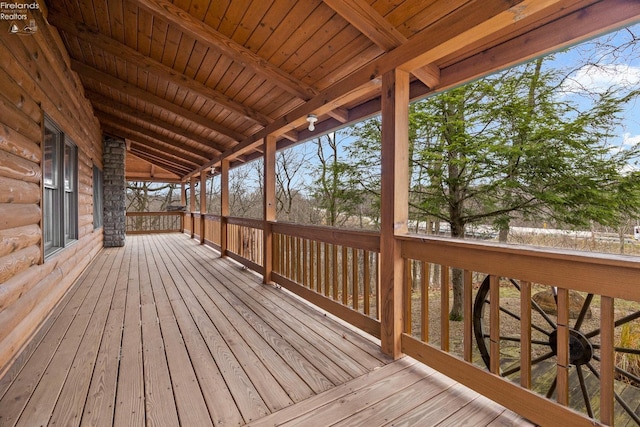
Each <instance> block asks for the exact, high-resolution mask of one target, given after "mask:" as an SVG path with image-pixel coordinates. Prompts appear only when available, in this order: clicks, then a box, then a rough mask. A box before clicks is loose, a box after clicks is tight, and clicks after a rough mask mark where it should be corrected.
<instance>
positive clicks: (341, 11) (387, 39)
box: [324, 0, 440, 89]
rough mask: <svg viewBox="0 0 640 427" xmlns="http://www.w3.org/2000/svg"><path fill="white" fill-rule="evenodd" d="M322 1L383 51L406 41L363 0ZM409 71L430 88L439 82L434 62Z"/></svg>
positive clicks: (438, 71)
mask: <svg viewBox="0 0 640 427" xmlns="http://www.w3.org/2000/svg"><path fill="white" fill-rule="evenodd" d="M324 2H325V3H326V4H327V5H328V6H329V7H330V8H331V9H333V10H334V11H335V12H336V13H337V14H338V15H340V16H342V18H344V19H345V20H346V21H347V22H348V23H350V24H351V25H353V26H354V27H356V28H357V29H358V30H359V31H360V32H361V33H362V34H364V35H365V36H366V37H367V38H369V40H371V41H372V42H374V43H375V44H376V45H378V47H380V48H381V49H382V50H384V51H385V52H388V51H390V50H393V49H395V48H397V47H398V46H400V45H402V44H404V43H406V42H407V41H408V39H407V38H406V37H405V36H404V35H402V33H401V32H400V31H398V30H397V29H396V28H395V27H394V26H393V25H391V23H389V21H387V20H386V19H385V18H384V17H383V16H381V15H380V14H379V13H378V12H377V11H376V10H375V9H374V8H373V7H371V6H370V5H369V3H367V2H365V1H364V0H351V1H344V0H324ZM411 73H412V74H413V75H414V76H416V77H417V78H419V79H420V80H421V81H422V82H423V83H424V84H425V85H427V86H428V87H430V88H432V89H433V88H435V87H436V86H437V85H438V83H439V82H440V70H439V69H438V67H437V66H435V65H434V64H430V65H428V66H426V67H424V68H423V67H420V68H417V69H415V70H411Z"/></svg>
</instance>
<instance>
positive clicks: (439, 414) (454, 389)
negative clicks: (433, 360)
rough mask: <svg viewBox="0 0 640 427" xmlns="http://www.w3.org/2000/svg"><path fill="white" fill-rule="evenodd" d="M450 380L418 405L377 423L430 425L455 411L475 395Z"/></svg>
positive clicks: (368, 409)
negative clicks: (387, 420) (436, 392)
mask: <svg viewBox="0 0 640 427" xmlns="http://www.w3.org/2000/svg"><path fill="white" fill-rule="evenodd" d="M440 377H442V376H440ZM450 381H451V382H450V383H449V385H450V387H447V386H446V385H445V386H444V387H441V388H440V392H439V393H438V394H436V395H432V396H430V397H429V398H428V399H427V400H425V401H423V402H422V404H420V405H419V406H416V407H414V408H413V409H411V410H408V411H406V412H404V413H403V414H402V415H400V416H399V417H397V418H395V419H393V420H392V421H390V422H388V423H386V424H384V423H379V425H383V424H384V425H385V426H407V427H409V426H417V425H425V426H426V425H428V426H432V425H436V424H438V423H439V422H441V421H443V420H445V419H446V418H447V417H448V416H449V415H451V414H453V413H455V412H456V411H457V410H458V409H460V408H461V407H463V406H465V405H466V404H468V403H469V402H470V401H471V400H473V398H474V397H475V395H474V393H473V392H471V391H470V390H469V389H468V388H466V387H465V386H463V385H462V384H458V383H455V382H453V380H450ZM419 393H422V391H421V390H420V391H419ZM406 399H407V400H408V399H410V397H409V396H407V397H406ZM401 401H402V399H401ZM380 409H382V408H380ZM407 409H408V408H407ZM370 410H371V409H370V408H367V411H370ZM385 415H386V414H385ZM374 421H375V418H371V419H370V422H374ZM473 425H475V426H480V425H481V424H479V423H477V422H474V424H473Z"/></svg>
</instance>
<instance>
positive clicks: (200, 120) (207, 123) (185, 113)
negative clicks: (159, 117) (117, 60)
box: [71, 59, 245, 151]
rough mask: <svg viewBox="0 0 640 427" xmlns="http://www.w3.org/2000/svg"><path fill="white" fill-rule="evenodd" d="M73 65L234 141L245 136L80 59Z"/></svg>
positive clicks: (98, 80)
mask: <svg viewBox="0 0 640 427" xmlns="http://www.w3.org/2000/svg"><path fill="white" fill-rule="evenodd" d="M71 67H72V68H73V70H74V71H76V72H77V73H78V74H80V75H81V76H83V77H86V78H89V79H92V80H95V81H97V82H99V83H101V84H104V85H105V86H109V87H111V88H112V89H115V90H117V91H119V92H121V93H123V94H124V95H127V96H132V97H134V98H138V99H140V100H141V101H144V102H147V103H150V104H152V105H155V106H157V107H159V108H162V109H164V110H167V111H171V112H172V113H174V114H177V115H179V116H182V117H184V118H185V119H187V120H189V121H192V122H194V123H196V124H197V125H200V126H202V127H204V128H206V129H210V130H211V131H213V132H216V133H218V134H220V135H222V136H225V137H227V138H228V139H230V140H232V141H234V142H236V141H242V140H243V139H244V138H245V135H243V134H241V133H238V132H235V131H233V130H231V129H228V128H227V127H225V126H222V125H220V124H217V123H215V122H212V121H211V120H209V119H207V118H206V117H202V116H200V115H198V114H196V113H194V112H193V111H191V110H187V109H186V108H182V107H180V106H179V105H176V104H174V103H172V102H170V101H167V100H166V99H164V98H161V97H159V96H157V95H154V94H152V93H150V92H147V91H146V90H144V89H140V88H139V87H137V86H135V85H132V84H130V83H128V82H125V81H124V80H120V79H119V78H117V77H114V76H112V75H111V74H108V73H105V72H103V71H100V70H98V69H96V68H93V67H90V66H88V65H85V64H83V63H82V62H80V61H77V60H75V59H72V60H71ZM218 148H221V149H222V150H223V148H222V147H218ZM222 150H221V151H222Z"/></svg>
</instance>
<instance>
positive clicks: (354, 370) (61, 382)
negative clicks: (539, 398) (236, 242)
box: [0, 234, 525, 426]
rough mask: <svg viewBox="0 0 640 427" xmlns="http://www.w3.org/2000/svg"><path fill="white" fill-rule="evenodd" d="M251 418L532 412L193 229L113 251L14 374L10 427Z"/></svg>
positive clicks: (131, 240) (499, 418)
mask: <svg viewBox="0 0 640 427" xmlns="http://www.w3.org/2000/svg"><path fill="white" fill-rule="evenodd" d="M440 423H441V424H440ZM244 424H250V425H252V426H266V425H282V424H287V425H313V426H315V425H323V426H324V425H363V424H367V425H369V426H377V425H386V424H389V425H452V426H453V425H455V426H458V425H465V424H466V425H474V426H481V425H522V424H525V422H524V420H522V419H521V418H519V417H518V416H516V415H514V414H513V413H511V412H509V411H505V410H504V408H502V407H500V406H498V405H496V404H495V403H493V402H491V401H489V400H487V399H486V398H484V397H482V396H479V395H478V394H476V393H474V392H472V391H470V390H468V389H467V388H465V387H463V386H461V385H460V384H457V383H455V382H453V381H452V380H450V379H448V378H446V377H444V376H443V375H441V374H439V373H437V372H435V371H433V370H432V369H430V368H428V367H426V366H424V365H422V364H419V363H416V362H414V361H413V360H411V359H409V358H405V359H401V360H399V361H396V362H392V361H391V360H390V359H389V358H387V357H386V356H385V355H383V354H382V353H381V352H380V350H379V347H378V346H377V345H376V344H375V343H374V342H373V341H370V340H368V339H367V338H365V337H363V336H361V335H359V334H358V333H355V332H353V331H352V330H350V328H347V327H345V326H343V325H341V324H339V323H337V322H335V321H334V320H332V319H330V318H329V317H327V316H325V315H324V314H322V313H321V312H319V311H317V310H315V309H313V308H311V307H310V306H308V305H307V304H305V303H304V302H301V301H299V300H298V299H296V298H294V297H292V296H290V295H289V294H288V293H286V292H285V291H283V290H279V289H276V288H274V287H271V286H264V285H261V284H260V279H259V278H258V277H257V276H255V275H254V274H252V273H251V272H249V271H243V270H241V269H240V268H239V267H237V265H236V264H234V263H232V262H230V261H228V260H225V259H221V258H218V257H217V254H215V253H214V252H212V251H211V250H210V249H209V248H207V247H204V246H200V245H198V244H197V242H196V241H194V240H190V239H188V238H187V237H185V236H184V235H181V234H172V235H154V236H128V237H127V245H126V247H124V248H112V249H105V250H103V251H102V252H101V253H100V255H99V256H98V257H97V259H96V260H95V261H94V262H93V264H92V265H91V266H90V267H89V268H88V269H87V270H86V271H85V272H84V274H83V275H82V277H81V278H80V280H78V282H77V283H76V284H75V286H74V287H73V288H72V289H71V291H70V292H69V293H68V294H67V295H66V297H65V298H64V299H63V301H61V303H60V304H59V305H58V306H57V307H56V309H55V310H54V312H53V313H52V315H51V316H50V317H49V319H48V320H47V321H46V323H45V324H44V326H43V328H41V330H40V332H39V333H38V334H37V336H36V337H34V339H33V340H32V341H31V342H30V344H29V345H28V346H27V348H25V349H24V350H23V351H22V353H21V355H20V356H19V358H18V360H17V361H16V363H14V364H13V365H12V366H11V367H10V369H9V370H8V371H7V372H5V374H4V376H3V377H2V378H0V425H1V426H14V425H20V426H37V425H38V426H39V425H59V426H73V425H100V426H108V425H114V426H142V425H167V426H177V425H184V426H206V425H216V426H238V425H244Z"/></svg>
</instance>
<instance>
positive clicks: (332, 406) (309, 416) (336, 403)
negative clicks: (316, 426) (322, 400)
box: [282, 365, 441, 426]
mask: <svg viewBox="0 0 640 427" xmlns="http://www.w3.org/2000/svg"><path fill="white" fill-rule="evenodd" d="M424 372H425V371H424V370H423V369H422V367H421V366H419V365H413V366H412V367H410V368H408V369H405V370H402V371H400V372H398V373H396V374H394V375H391V376H389V377H387V378H384V379H382V380H379V381H376V382H374V383H371V384H369V385H367V386H365V387H363V388H361V389H359V390H357V391H355V392H353V393H350V394H348V395H346V396H343V397H341V398H340V399H338V400H333V401H332V402H330V403H328V404H326V405H324V406H322V407H321V408H317V409H316V410H315V411H313V412H307V413H306V414H303V415H301V416H299V417H297V418H295V419H293V420H291V421H289V422H286V423H283V424H282V426H299V425H312V424H313V422H314V420H318V419H320V420H322V422H323V423H324V424H325V425H334V424H339V423H340V422H341V421H344V420H346V419H347V418H350V417H351V416H353V414H357V413H359V412H360V411H362V410H364V409H366V408H368V407H370V406H375V405H376V404H377V403H379V402H381V401H384V400H385V399H387V398H388V397H389V396H390V395H394V394H402V392H403V390H405V389H406V388H407V387H410V386H412V385H414V384H416V383H420V382H421V381H422V380H423V379H424V378H425V377H424ZM422 384H423V385H426V384H427V383H426V382H425V383H422ZM421 391H422V389H421ZM440 391H441V390H438V389H437V387H436V392H440ZM412 393H414V391H412ZM402 395H403V396H404V394H402ZM392 400H393V403H392V404H391V406H392V405H393V404H401V402H402V399H398V400H395V399H392ZM389 406H390V405H384V407H385V408H388V407H389ZM346 425H363V424H361V423H360V422H359V421H356V422H355V423H353V422H351V421H347V422H346ZM370 425H375V424H370Z"/></svg>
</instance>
